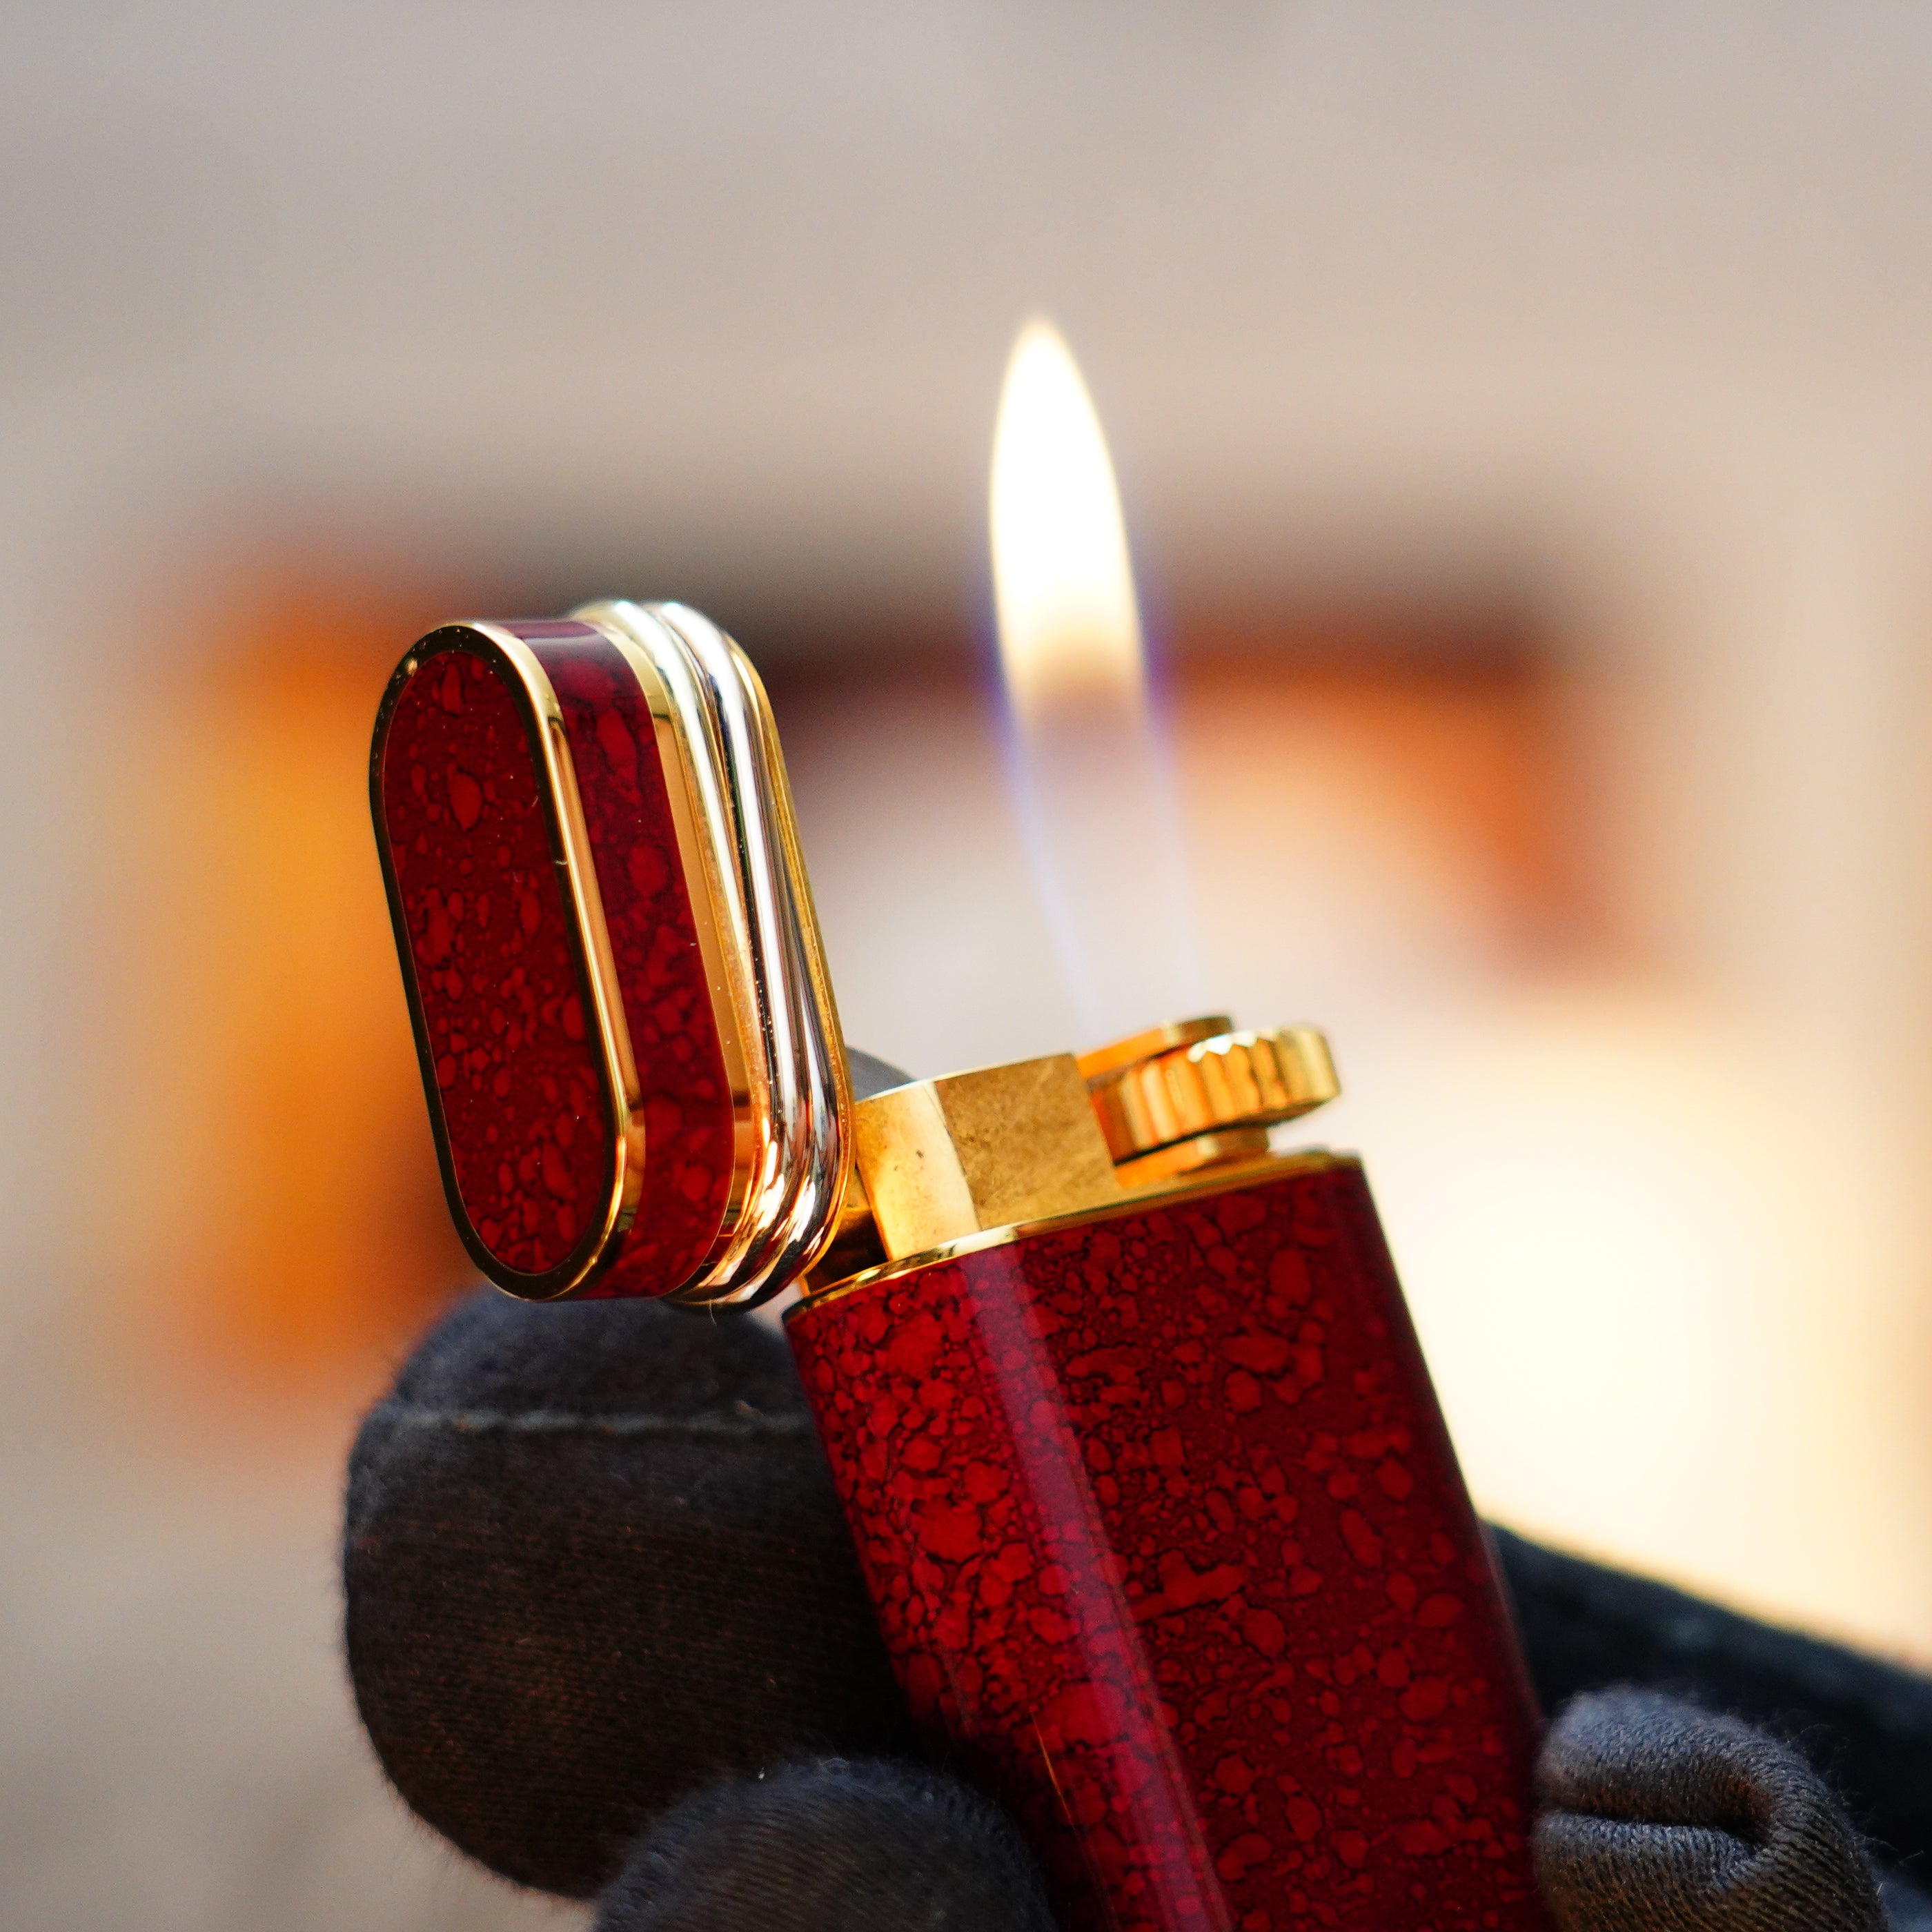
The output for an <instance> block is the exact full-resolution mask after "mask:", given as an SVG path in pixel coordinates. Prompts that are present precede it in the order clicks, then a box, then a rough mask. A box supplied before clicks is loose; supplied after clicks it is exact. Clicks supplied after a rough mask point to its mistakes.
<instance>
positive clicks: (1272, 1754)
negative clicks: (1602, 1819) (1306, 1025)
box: [789, 1160, 1547, 1932]
mask: <svg viewBox="0 0 1932 1932" xmlns="http://www.w3.org/2000/svg"><path fill="white" fill-rule="evenodd" d="M789 1328H790V1336H791V1339H792V1343H793V1348H794V1349H795V1350H796V1352H797V1355H798V1357H799V1364H800V1366H801V1368H802V1372H803V1374H804V1377H805V1388H806V1390H807V1391H808V1394H809V1397H810V1399H811V1403H812V1405H813V1406H814V1409H815V1411H816V1412H817V1416H818V1420H819V1423H820V1428H821V1430H822V1431H823V1435H824V1438H825V1441H826V1448H827V1450H828V1452H829V1455H830V1457H831V1460H832V1470H833V1473H834V1475H835V1478H836V1481H837V1482H838V1487H839V1489H840V1491H841V1494H842V1496H843V1498H844V1503H845V1507H846V1511H847V1515H848V1517H849V1518H850V1522H851V1525H852V1528H853V1535H854V1538H855V1539H856V1543H857V1545H858V1549H859V1558H860V1562H861V1563H862V1567H863V1568H864V1570H865V1575H866V1577H867V1580H868V1585H869V1586H870V1588H871V1592H872V1594H873V1596H874V1601H875V1602H876V1604H877V1607H878V1610H879V1616H880V1625H881V1627H882V1628H883V1631H884V1632H885V1634H886V1641H887V1643H888V1645H889V1647H890V1649H891V1650H892V1653H893V1655H894V1658H895V1662H896V1664H897V1666H898V1670H899V1673H900V1675H901V1679H902V1681H903V1682H904V1685H905V1686H906V1689H907V1693H908V1694H909V1696H910V1698H911V1700H912V1703H913V1708H914V1709H915V1712H916V1713H917V1715H919V1718H920V1719H921V1720H922V1722H924V1723H925V1724H927V1725H928V1726H929V1727H931V1728H932V1730H934V1731H935V1732H936V1733H943V1734H944V1736H946V1737H947V1738H948V1739H950V1745H951V1750H952V1753H953V1758H954V1760H955V1761H956V1762H958V1763H960V1765H961V1767H962V1769H964V1770H965V1771H966V1772H967V1773H968V1775H971V1776H972V1777H974V1778H975V1779H976V1780H977V1781H978V1782H979V1783H980V1784H981V1785H982V1786H983V1787H984V1788H986V1790H989V1791H991V1792H992V1793H994V1794H995V1796H998V1797H999V1798H1000V1799H1001V1800H1002V1801H1003V1802H1005V1803H1006V1804H1007V1805H1008V1806H1009V1807H1010V1808H1011V1809H1012V1810H1013V1812H1014V1814H1016V1817H1019V1820H1021V1821H1022V1825H1023V1826H1024V1827H1025V1829H1027V1831H1028V1833H1029V1835H1030V1836H1031V1839H1032V1841H1033V1843H1034V1846H1035V1847H1036V1849H1037V1850H1038V1851H1039V1852H1040V1855H1041V1856H1042V1858H1043V1862H1044V1863H1045V1864H1046V1867H1047V1869H1048V1871H1049V1875H1050V1877H1051V1879H1052V1883H1053V1884H1054V1885H1055V1889H1056V1892H1057V1894H1058V1903H1059V1904H1060V1906H1061V1910H1062V1911H1063V1912H1064V1915H1065V1916H1066V1918H1067V1921H1068V1922H1069V1923H1070V1924H1074V1925H1077V1926H1082V1927H1094V1928H1098V1927H1120V1928H1122V1932H1127V1928H1147V1932H1154V1928H1158V1932H1181V1928H1189V1932H1193V1928H1202V1932H1206V1928H1210V1927H1212V1928H1217V1932H1218V1928H1224V1927H1226V1928H1233V1927H1239V1928H1241V1932H1282V1928H1286V1927H1314V1926H1322V1927H1353V1928H1359V1932H1370V1928H1373V1932H1475V1928H1479V1927H1480V1928H1484V1932H1531V1928H1538V1932H1541V1928H1543V1927H1545V1925H1546V1924H1547V1921H1546V1920H1545V1919H1544V1916H1543V1914H1542V1912H1541V1908H1540V1906H1538V1903H1537V1900H1536V1898H1535V1892H1534V1890H1533V1888H1532V1883H1531V1880H1530V1876H1529V1863H1528V1854H1527V1851H1526V1843H1525V1836H1526V1825H1527V1808H1528V1805H1529V1796H1528V1793H1529V1769H1530V1763H1531V1758H1532V1752H1533V1748H1534V1745H1535V1731H1536V1720H1535V1712H1534V1708H1533V1706H1532V1700H1531V1697H1530V1694H1529V1688H1528V1685H1527V1682H1526V1679H1525V1677H1524V1676H1523V1670H1522V1666H1521V1663H1520V1658H1519V1656H1518V1654H1517V1647H1516V1644H1515V1641H1514V1636H1513V1634H1512V1632H1511V1628H1510V1624H1509V1620H1508V1613H1507V1612H1506V1610H1505V1608H1504V1607H1503V1602H1502V1597H1501V1595H1500V1592H1499V1586H1498V1585H1497V1583H1496V1580H1495V1577H1494V1574H1493V1570H1492V1568H1491V1566H1490V1562H1489V1559H1488V1556H1487V1552H1486V1550H1485V1548H1484V1544H1483V1541H1482V1538H1481V1531H1480V1529H1479V1528H1478V1525H1477V1523H1476V1520H1475V1517H1474V1514H1472V1511H1471V1509H1470V1507H1469V1500H1468V1498H1467V1496H1466V1494H1465V1493H1464V1490H1463V1484H1462V1479H1461V1476H1460V1473H1459V1472H1458V1470H1457V1466H1456V1463H1455V1458H1454V1453H1453V1451H1452V1450H1451V1447H1450V1445H1449V1441H1448V1436H1447V1434H1446V1433H1445V1430H1444V1429H1443V1426H1442V1420H1441V1418H1440V1415H1439V1413H1438V1411H1437V1409H1436V1402H1435V1397H1434V1395H1433V1391H1432V1390H1431V1388H1430V1383H1429V1379H1428V1375H1427V1370H1426V1369H1425V1368H1424V1364H1423V1361H1422V1358H1421V1353H1420V1351H1419V1350H1418V1347H1417V1346H1416V1343H1415V1336H1414V1334H1413V1332H1412V1329H1411V1328H1410V1325H1409V1319H1408V1315H1407V1312H1406V1310H1405V1308H1404V1307H1403V1301H1402V1297H1401V1292H1400V1289H1399V1288H1398V1287H1397V1284H1396V1280H1395V1277H1394V1272H1393V1270H1392V1269H1391V1266H1390V1264H1389V1261H1388V1253H1387V1251H1386V1250H1385V1247H1384V1245H1383V1243H1382V1236H1381V1233H1380V1231H1379V1227H1378V1226H1377V1223H1376V1217H1375V1211H1374V1208H1373V1205H1372V1204H1371V1202H1370V1198H1369V1194H1368V1190H1367V1184H1366V1183H1365V1182H1364V1179H1363V1177H1362V1174H1361V1169H1360V1168H1359V1167H1358V1166H1357V1165H1355V1163H1352V1162H1349V1161H1343V1160H1336V1161H1333V1162H1327V1163H1320V1164H1317V1165H1313V1166H1310V1167H1309V1168H1307V1169H1302V1170H1300V1171H1298V1172H1292V1173H1291V1174H1289V1175H1286V1176H1284V1177H1282V1178H1275V1179H1272V1180H1268V1181H1263V1182H1262V1183H1259V1184H1254V1185H1251V1186H1249V1187H1241V1188H1235V1189H1230V1190H1227V1191H1226V1192H1223V1193H1220V1194H1213V1195H1206V1196H1196V1197H1195V1198H1193V1199H1183V1200H1179V1201H1176V1202H1173V1203H1172V1204H1170V1205H1166V1206H1164V1207H1161V1208H1153V1209H1139V1210H1136V1211H1133V1212H1131V1213H1125V1214H1115V1215H1110V1216H1107V1217H1103V1218H1100V1219H1097V1220H1094V1221H1091V1222H1089V1223H1086V1224H1085V1225H1084V1226H1080V1227H1078V1228H1075V1229H1067V1230H1062V1231H1058V1232H1046V1233H1041V1234H1038V1235H1029V1236H1026V1237H1025V1238H1022V1239H1020V1240H1018V1241H1013V1242H1011V1243H1009V1244H1006V1245H1004V1246H1001V1247H992V1248H988V1249H984V1250H980V1251H979V1252H977V1253H968V1254H966V1255H964V1256H959V1257H958V1258H957V1259H953V1260H952V1261H949V1262H941V1263H936V1264H934V1265H931V1266H929V1267H926V1268H919V1269H915V1270H913V1271H910V1272H909V1273H908V1274H904V1275H900V1276H896V1277H888V1278H886V1279H885V1280H881V1281H880V1282H878V1283H874V1284H872V1285H871V1286H865V1287H862V1288H859V1289H855V1290H853V1291H852V1292H850V1293H849V1294H847V1295H835V1296H833V1297H831V1298H828V1299H826V1300H824V1301H811V1300H808V1301H805V1303H803V1304H801V1305H800V1306H799V1307H798V1308H797V1309H796V1310H795V1311H794V1312H793V1315H792V1316H791V1318H790V1324H789Z"/></svg>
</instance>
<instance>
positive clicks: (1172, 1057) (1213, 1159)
mask: <svg viewBox="0 0 1932 1932" xmlns="http://www.w3.org/2000/svg"><path fill="white" fill-rule="evenodd" d="M1080 1071H1081V1072H1082V1074H1084V1075H1085V1076H1086V1080H1087V1085H1088V1092H1089V1094H1091V1097H1092V1099H1093V1103H1094V1112H1095V1113H1097V1115H1099V1116H1100V1130H1101V1132H1102V1133H1103V1134H1104V1135H1105V1136H1106V1141H1107V1147H1108V1150H1109V1152H1110V1153H1111V1154H1112V1155H1113V1157H1114V1162H1115V1171H1116V1172H1117V1173H1118V1175H1119V1177H1120V1178H1121V1181H1123V1182H1124V1183H1125V1184H1128V1185H1130V1186H1131V1185H1133V1184H1137V1183H1140V1182H1145V1181H1152V1180H1155V1179H1158V1178H1160V1177H1161V1176H1162V1175H1166V1174H1169V1173H1175V1172H1181V1171H1182V1170H1184V1169H1190V1168H1195V1167H1202V1166H1211V1165H1218V1164H1219V1163H1221V1162H1223V1161H1227V1160H1238V1159H1243V1158H1248V1157H1253V1156H1255V1155H1258V1154H1265V1153H1266V1152H1267V1151H1268V1129H1269V1128H1270V1127H1273V1126H1274V1125H1275V1124H1277V1122H1279V1121H1292V1120H1294V1119H1295V1118H1297V1117H1298V1115H1303V1114H1307V1113H1310V1112H1313V1110H1314V1109H1316V1108H1317V1107H1319V1106H1322V1105H1323V1104H1324V1103H1325V1102H1328V1101H1330V1100H1334V1098H1335V1097H1336V1096H1337V1094H1339V1093H1340V1091H1342V1088H1341V1083H1340V1081H1338V1080H1337V1079H1336V1077H1335V1063H1334V1061H1333V1060H1332V1059H1331V1058H1330V1057H1329V1053H1328V1041H1327V1040H1325V1039H1324V1038H1323V1037H1322V1035H1321V1034H1319V1033H1318V1032H1316V1030H1315V1029H1314V1028H1313V1027H1267V1028H1259V1029H1257V1030H1255V1031H1247V1030H1245V1029H1243V1030H1240V1031H1237V1030H1236V1028H1235V1025H1234V1022H1232V1020H1231V1019H1229V1018H1228V1016H1226V1014H1223V1013H1214V1014H1210V1015H1208V1016H1207V1017H1206V1018H1205V1019H1196V1020H1184V1021H1182V1022H1179V1023H1178V1024H1177V1025H1172V1026H1164V1027H1156V1028H1153V1029H1151V1031H1148V1032H1147V1033H1144V1034H1136V1036H1135V1037H1133V1039H1131V1040H1119V1041H1116V1042H1115V1043H1114V1044H1112V1046H1104V1047H1101V1048H1100V1049H1097V1050H1096V1051H1095V1052H1092V1053H1089V1054H1083V1055H1082V1056H1081V1058H1080Z"/></svg>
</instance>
